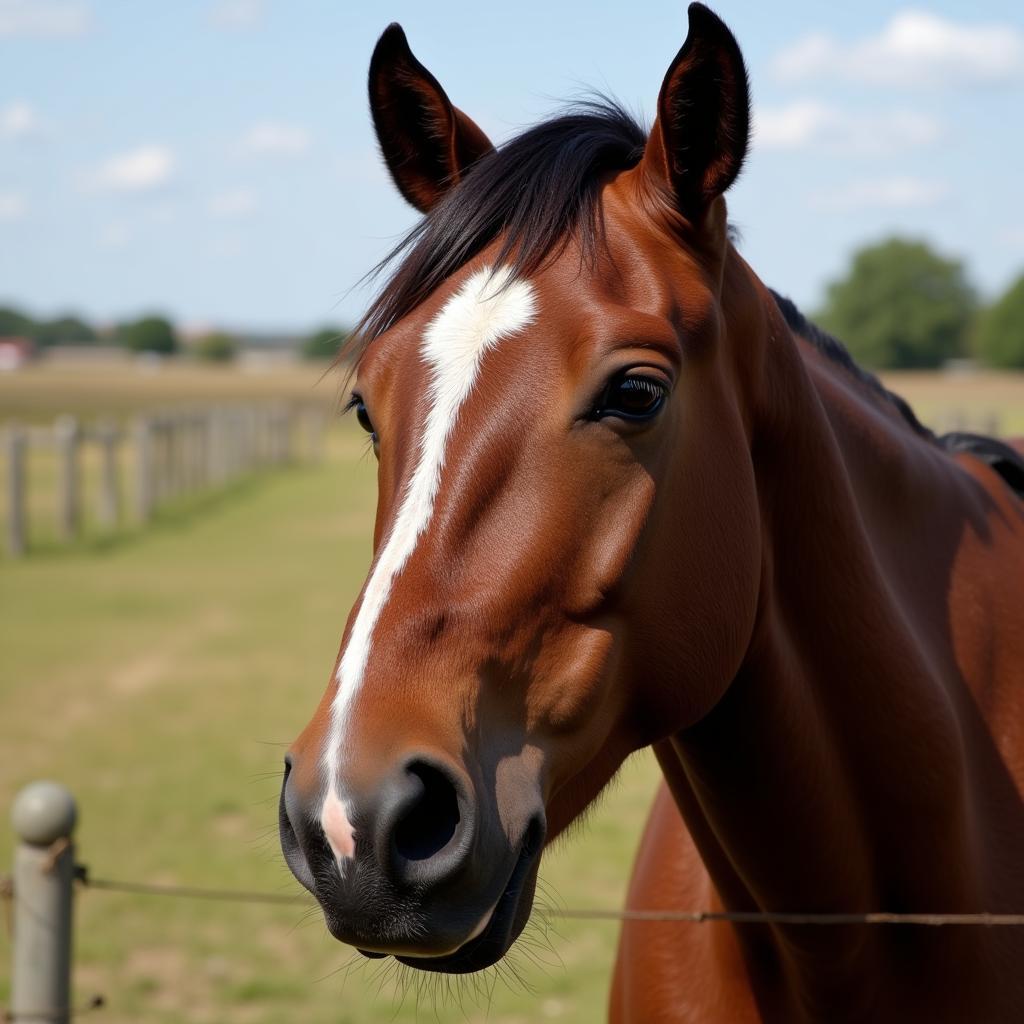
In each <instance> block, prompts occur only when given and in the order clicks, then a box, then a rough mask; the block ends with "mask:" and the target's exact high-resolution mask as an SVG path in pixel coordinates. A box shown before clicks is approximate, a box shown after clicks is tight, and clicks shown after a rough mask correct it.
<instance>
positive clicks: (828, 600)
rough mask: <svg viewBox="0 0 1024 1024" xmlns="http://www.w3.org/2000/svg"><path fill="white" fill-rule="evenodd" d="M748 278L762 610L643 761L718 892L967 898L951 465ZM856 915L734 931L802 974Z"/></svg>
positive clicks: (814, 971)
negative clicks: (759, 315) (951, 573)
mask: <svg viewBox="0 0 1024 1024" xmlns="http://www.w3.org/2000/svg"><path fill="white" fill-rule="evenodd" d="M759 294H760V295H761V296H762V297H763V298H762V303H763V307H764V308H763V312H764V317H763V320H762V324H763V332H764V333H763V337H762V345H763V346H764V350H763V360H757V363H758V364H759V369H758V377H759V379H760V380H761V387H760V394H759V396H757V397H754V398H752V404H753V405H754V406H755V410H756V411H755V412H754V414H753V416H752V421H753V426H752V434H753V445H752V447H753V451H752V455H753V461H754V467H755V475H756V478H757V487H758V500H759V506H760V512H761V530H762V551H763V559H762V575H761V585H760V586H761V590H760V597H759V609H758V616H757V620H756V625H755V628H754V632H753V636H752V639H751V642H750V645H749V648H748V651H747V654H746V657H745V659H744V661H743V664H742V667H741V669H740V671H739V673H738V674H737V676H736V678H735V680H734V682H733V683H732V685H731V686H730V688H729V690H728V691H727V693H726V694H725V696H724V697H723V698H722V700H721V701H720V703H719V704H718V706H716V708H715V709H714V710H713V711H712V712H711V713H710V714H709V715H707V716H706V718H705V719H703V720H702V721H701V722H700V723H699V724H697V725H696V726H694V727H691V728H689V729H687V730H685V731H684V732H682V733H680V734H678V735H676V736H675V737H673V738H672V739H671V740H669V741H666V742H664V743H662V744H660V745H659V746H658V747H657V748H656V752H657V754H658V757H659V761H660V762H661V764H662V767H663V770H664V773H665V776H666V778H667V781H668V782H669V785H670V788H671V789H672V792H673V795H674V796H675V799H676V802H677V804H678V805H679V807H680V810H681V811H682V813H683V816H684V818H685V819H686V821H687V825H688V827H689V830H690V832H691V834H692V835H693V837H694V840H695V842H696V843H697V846H698V848H699V850H700V852H701V855H702V858H703V860H704V863H705V865H706V866H707V868H708V871H709V874H710V876H711V880H712V882H713V884H714V887H715V890H716V892H717V894H718V897H719V898H720V899H721V901H722V903H723V904H724V905H725V906H726V907H727V908H729V909H735V910H757V909H761V910H777V911H865V910H875V909H885V910H912V909H916V910H922V911H925V910H928V911H935V910H943V911H951V910H956V909H968V908H972V909H976V908H977V901H978V898H979V894H978V892H977V887H976V885H975V882H974V880H973V878H972V876H971V872H970V870H969V869H968V868H967V867H966V866H967V865H969V864H970V863H971V861H972V856H971V852H972V851H971V850H970V848H969V847H970V839H969V836H970V829H969V827H968V825H967V812H966V799H965V794H964V793H963V789H962V787H963V785H964V783H963V778H964V771H963V764H962V762H963V757H964V754H963V749H962V742H961V737H960V733H959V727H958V721H957V714H956V711H955V704H956V696H955V695H954V694H953V693H952V692H951V688H955V687H956V685H957V682H956V681H957V679H958V675H957V672H956V666H955V662H954V660H953V657H952V651H951V644H950V641H949V637H948V627H947V624H946V614H945V609H944V607H943V604H942V602H943V600H944V595H945V593H946V590H945V588H944V586H943V574H944V573H948V570H949V567H950V564H951V562H952V558H953V553H954V550H955V543H956V539H957V537H958V536H959V533H960V531H961V529H962V524H963V516H962V515H961V513H960V511H958V502H959V501H960V498H959V497H958V493H957V485H956V481H955V479H954V471H953V470H952V469H951V467H950V466H949V465H948V464H947V463H946V461H945V458H944V456H942V455H941V453H940V452H938V450H937V449H935V448H934V447H933V446H932V445H931V443H930V442H928V441H926V440H925V439H923V438H919V437H918V436H916V435H915V434H914V433H913V432H912V430H911V428H910V427H909V426H908V425H907V424H906V423H905V422H903V421H902V420H900V419H899V417H898V415H897V414H895V412H890V410H889V409H887V408H886V405H887V403H886V402H885V400H884V399H882V398H880V397H878V398H876V397H875V396H873V395H870V394H868V393H867V392H866V391H865V385H864V384H862V383H861V382H859V381H856V380H855V379H854V378H853V377H852V375H850V374H849V373H848V371H846V370H844V369H843V368H841V367H838V366H835V365H833V364H831V363H830V362H828V361H827V360H826V359H825V357H823V356H821V355H819V354H818V353H817V352H815V351H812V350H810V349H809V348H807V346H806V343H805V342H803V341H800V340H799V339H797V338H795V337H794V336H793V335H792V333H791V332H790V331H789V329H788V328H787V327H786V325H785V322H784V321H783V319H782V317H781V315H780V314H779V311H778V309H777V308H776V306H775V304H774V301H773V300H772V299H771V297H770V296H769V295H768V294H767V293H766V292H765V291H764V290H763V289H759ZM748 350H749V349H748ZM938 509H942V512H941V514H940V513H938V512H937V510H938ZM868 931H869V930H868V929H863V928H861V929H848V928H825V929H821V928H815V929H806V928H805V929H803V930H800V929H799V928H794V929H789V930H787V929H785V928H783V929H774V930H772V932H771V933H770V935H771V938H770V939H769V938H768V935H769V933H768V932H767V930H765V929H747V930H746V932H745V937H746V940H747V941H749V942H755V941H756V942H765V941H767V942H768V945H770V946H773V948H774V947H775V944H776V943H781V946H782V947H784V948H783V949H782V951H781V952H780V950H779V949H778V948H776V952H780V956H782V955H784V957H785V958H786V959H787V961H788V962H802V963H803V965H804V967H805V968H806V972H807V976H806V978H805V981H806V984H807V985H809V986H817V987H819V988H820V987H821V986H828V985H829V984H830V983H831V982H830V975H829V974H828V972H822V971H821V970H820V968H821V966H822V958H826V957H827V958H829V959H828V961H827V962H828V963H829V964H831V965H832V968H836V967H837V965H843V964H847V965H849V966H850V968H851V970H852V969H853V968H854V965H855V964H856V965H857V967H858V969H859V968H863V966H864V964H863V958H864V957H866V956H871V955H875V954H877V950H876V951H875V954H873V953H872V943H873V938H869V937H868ZM761 959H762V962H763V957H762V958H761Z"/></svg>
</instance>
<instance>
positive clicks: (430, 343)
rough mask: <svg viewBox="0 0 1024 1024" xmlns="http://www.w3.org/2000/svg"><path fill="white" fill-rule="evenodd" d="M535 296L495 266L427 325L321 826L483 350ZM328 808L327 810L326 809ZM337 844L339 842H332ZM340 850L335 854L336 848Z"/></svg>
mask: <svg viewBox="0 0 1024 1024" xmlns="http://www.w3.org/2000/svg"><path fill="white" fill-rule="evenodd" d="M535 310H536V300H535V296H534V290H533V287H532V285H530V284H529V283H528V282H526V281H514V282H511V283H509V271H508V269H507V268H505V267H501V268H499V269H498V270H497V271H495V272H494V273H493V275H492V273H491V270H490V268H484V269H483V270H480V271H478V272H477V273H475V274H474V275H473V276H472V277H471V278H469V280H468V281H466V283H465V284H464V285H463V286H462V287H461V288H460V289H459V290H458V291H457V292H456V293H455V294H454V295H453V296H452V297H451V298H450V299H449V300H448V301H447V302H446V303H445V304H444V307H443V308H442V309H441V311H440V312H439V313H438V314H437V316H436V317H435V318H434V319H433V320H432V321H431V322H430V324H429V325H428V326H427V329H426V331H425V332H424V335H423V343H422V345H421V347H420V356H421V357H422V359H423V361H424V362H425V363H426V364H427V366H428V367H429V368H430V379H429V384H428V393H427V398H428V411H427V416H426V422H425V423H424V427H423V434H422V436H421V438H420V444H419V459H418V461H417V463H416V468H415V470H414V471H413V474H412V476H411V477H410V479H409V483H408V485H407V487H406V489H405V494H404V495H403V497H402V503H401V506H400V507H399V509H398V514H397V515H396V516H395V520H394V523H393V524H392V527H391V532H390V533H389V534H388V538H387V541H386V542H385V544H384V547H383V548H382V549H381V552H380V554H379V556H378V557H377V562H376V564H375V565H374V567H373V571H372V573H371V574H370V578H369V580H368V581H367V584H366V589H365V590H364V592H363V600H362V604H361V605H360V607H359V612H358V614H357V615H356V620H355V622H354V623H353V624H352V632H351V633H350V634H349V640H348V644H347V646H346V647H345V652H344V653H343V654H342V657H341V663H340V665H339V666H338V675H337V681H338V689H337V692H336V693H335V695H334V701H333V703H332V705H331V729H330V733H329V735H328V738H327V745H326V749H325V751H324V767H325V769H326V773H327V780H328V791H327V792H328V798H327V799H326V800H325V805H324V808H323V809H322V811H321V823H322V824H324V826H325V829H324V830H325V832H326V831H327V828H326V825H327V824H328V823H330V824H331V825H335V828H332V830H331V831H332V832H334V831H336V821H335V820H333V819H336V817H337V815H338V814H339V812H343V811H344V802H343V801H341V798H340V797H336V799H337V800H338V801H339V802H341V803H342V806H341V808H339V807H338V806H337V805H336V804H335V803H334V802H333V801H331V800H330V797H331V796H332V795H334V794H336V793H337V787H338V765H339V759H340V751H341V747H342V745H343V744H344V741H345V728H346V725H347V719H348V714H349V710H350V708H351V707H352V703H353V701H354V699H355V695H356V693H357V692H358V690H359V685H360V683H361V682H362V679H363V674H364V672H365V670H366V664H367V662H368V660H369V657H370V650H371V647H372V640H373V629H374V626H375V625H376V623H377V620H378V619H379V618H380V613H381V611H382V610H383V608H384V606H385V604H386V603H387V599H388V595H389V594H390V592H391V584H392V582H393V581H394V579H395V577H396V576H397V575H398V574H399V573H400V572H401V571H402V568H403V567H404V565H405V563H406V562H407V561H408V560H409V556H410V555H411V554H412V553H413V551H414V550H415V549H416V544H417V542H418V541H419V538H420V537H421V536H422V535H423V533H424V532H425V531H426V529H427V526H428V525H429V523H430V518H431V516H432V515H433V512H434V501H435V499H436V498H437V491H438V487H439V484H440V480H441V471H442V469H443V468H444V461H445V448H446V446H447V443H448V439H449V437H450V436H451V433H452V430H453V429H454V427H455V423H456V421H457V419H458V415H459V408H460V407H461V406H462V403H463V402H464V401H465V400H466V398H467V396H468V395H469V393H470V391H471V390H472V388H473V384H474V382H475V381H476V378H477V374H478V372H479V370H480V362H481V360H482V359H483V356H484V354H485V353H486V352H487V351H488V350H489V349H492V348H494V346H495V345H497V343H498V342H499V341H500V340H501V339H502V338H504V337H507V336H508V335H510V334H514V333H515V332H516V331H520V330H522V329H523V328H524V327H526V326H527V325H528V324H529V323H530V322H531V321H532V320H533V317H534V313H535ZM328 811H329V813H328ZM325 817H326V818H330V819H332V820H330V821H329V822H327V821H325V820H324V819H325ZM332 845H333V844H332ZM335 853H336V854H337V851H335Z"/></svg>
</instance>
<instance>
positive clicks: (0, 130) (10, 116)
mask: <svg viewBox="0 0 1024 1024" xmlns="http://www.w3.org/2000/svg"><path fill="white" fill-rule="evenodd" d="M40 128H41V126H40V123H39V115H38V114H37V113H36V112H35V110H33V109H32V107H31V106H30V105H29V104H28V103H26V102H25V101H24V100H14V101H13V102H11V103H8V104H7V106H6V107H0V139H27V138H31V137H32V136H33V135H38V134H39V132H40Z"/></svg>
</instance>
